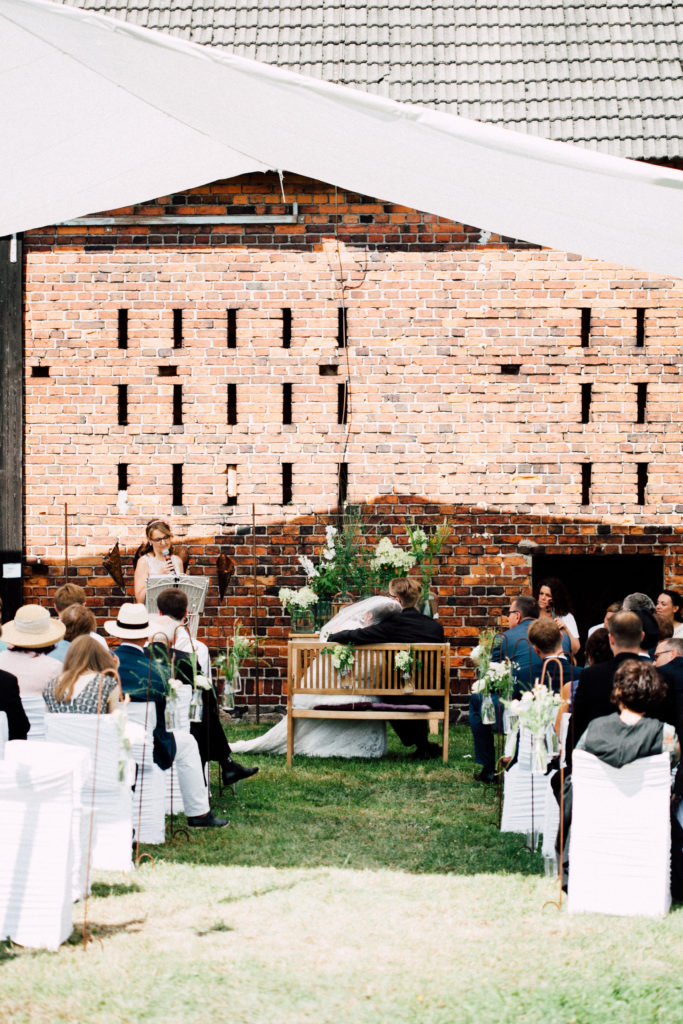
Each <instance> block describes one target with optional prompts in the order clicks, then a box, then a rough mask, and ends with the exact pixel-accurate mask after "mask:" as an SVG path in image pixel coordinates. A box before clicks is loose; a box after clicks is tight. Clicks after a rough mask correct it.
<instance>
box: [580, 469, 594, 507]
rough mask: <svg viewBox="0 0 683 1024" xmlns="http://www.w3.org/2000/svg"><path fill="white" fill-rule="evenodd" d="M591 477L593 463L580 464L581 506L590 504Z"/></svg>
mask: <svg viewBox="0 0 683 1024" xmlns="http://www.w3.org/2000/svg"><path fill="white" fill-rule="evenodd" d="M592 476H593V463H592V462H582V463H581V504H582V505H590V503H591V478H592Z"/></svg>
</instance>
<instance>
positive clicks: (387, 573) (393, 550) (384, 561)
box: [370, 537, 416, 590]
mask: <svg viewBox="0 0 683 1024" xmlns="http://www.w3.org/2000/svg"><path fill="white" fill-rule="evenodd" d="M415 564H416V558H415V555H414V554H413V553H412V551H406V549H405V548H399V547H396V546H395V545H394V544H393V543H392V541H391V539H390V538H389V537H382V539H381V540H380V541H379V543H378V544H377V546H376V547H375V553H374V555H373V556H372V558H371V559H370V569H371V570H372V574H373V579H374V581H375V583H376V586H377V587H379V588H380V589H381V590H386V588H387V587H388V586H389V583H390V582H391V580H393V579H395V578H396V577H397V576H407V575H408V573H409V572H410V570H411V569H412V568H413V566H414V565H415Z"/></svg>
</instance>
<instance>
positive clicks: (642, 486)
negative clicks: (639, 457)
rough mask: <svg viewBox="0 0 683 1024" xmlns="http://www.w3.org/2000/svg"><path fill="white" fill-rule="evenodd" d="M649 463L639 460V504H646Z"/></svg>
mask: <svg viewBox="0 0 683 1024" xmlns="http://www.w3.org/2000/svg"><path fill="white" fill-rule="evenodd" d="M648 468H649V463H647V462H639V463H638V497H637V504H638V505H644V504H645V497H646V491H647V472H648Z"/></svg>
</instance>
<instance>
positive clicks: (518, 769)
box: [500, 729, 547, 834]
mask: <svg viewBox="0 0 683 1024" xmlns="http://www.w3.org/2000/svg"><path fill="white" fill-rule="evenodd" d="M531 741H532V737H531V732H530V731H529V730H528V729H520V735H519V752H518V754H517V761H516V762H515V764H513V766H512V768H510V770H509V771H507V772H505V774H504V776H503V813H502V816H501V820H500V831H501V832H522V833H524V834H526V833H527V832H532V831H534V832H539V833H540V831H541V829H542V827H543V821H544V817H545V804H546V787H547V780H546V776H545V775H534V774H532V771H531V760H532V742H531Z"/></svg>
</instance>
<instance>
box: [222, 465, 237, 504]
mask: <svg viewBox="0 0 683 1024" xmlns="http://www.w3.org/2000/svg"><path fill="white" fill-rule="evenodd" d="M227 476H228V482H227V492H226V496H225V504H226V505H236V504H237V466H228V469H227Z"/></svg>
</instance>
